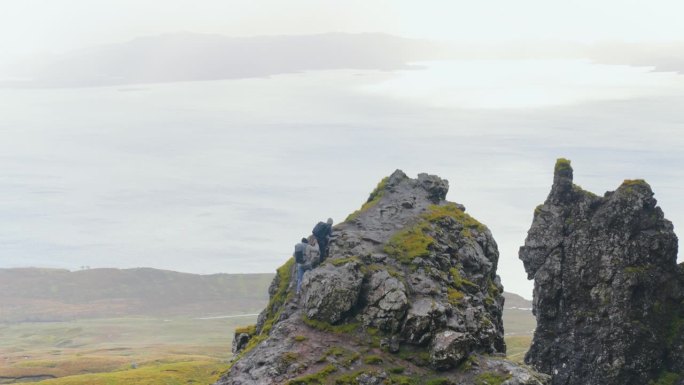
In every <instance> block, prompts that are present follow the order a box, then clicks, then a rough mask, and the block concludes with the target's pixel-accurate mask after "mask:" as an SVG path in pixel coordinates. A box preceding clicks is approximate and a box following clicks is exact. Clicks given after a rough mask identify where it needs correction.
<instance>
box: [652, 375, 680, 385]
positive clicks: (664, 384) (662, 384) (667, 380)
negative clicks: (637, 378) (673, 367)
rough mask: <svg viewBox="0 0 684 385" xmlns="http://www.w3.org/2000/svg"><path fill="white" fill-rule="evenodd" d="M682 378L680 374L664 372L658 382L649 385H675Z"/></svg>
mask: <svg viewBox="0 0 684 385" xmlns="http://www.w3.org/2000/svg"><path fill="white" fill-rule="evenodd" d="M680 378H681V375H680V374H677V373H671V372H664V373H663V374H661V375H660V377H658V378H657V379H656V380H654V381H650V382H649V383H648V385H675V384H677V381H679V379H680Z"/></svg>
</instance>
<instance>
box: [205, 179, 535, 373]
mask: <svg viewBox="0 0 684 385" xmlns="http://www.w3.org/2000/svg"><path fill="white" fill-rule="evenodd" d="M448 186H449V185H448V182H447V181H446V180H443V179H441V178H438V177H436V176H431V175H427V174H421V175H419V176H418V178H416V179H411V178H408V177H407V176H406V175H405V174H404V173H403V172H401V171H396V172H395V173H393V174H392V175H391V176H389V177H388V178H385V179H384V180H383V181H382V182H381V183H380V184H379V185H378V187H377V188H376V189H375V191H373V192H372V193H371V195H370V197H369V199H368V201H367V202H366V203H365V204H364V205H363V207H362V208H361V209H360V210H358V211H356V212H355V213H353V214H352V215H350V216H349V217H348V218H347V220H346V221H344V222H343V223H341V224H338V225H337V226H335V228H334V233H335V238H334V239H333V240H332V242H331V245H330V253H329V254H330V256H329V258H328V259H327V260H326V261H325V263H324V264H322V265H321V266H319V267H317V268H315V269H313V270H312V271H310V272H307V273H306V275H305V278H304V281H303V285H302V294H301V296H300V298H296V297H295V295H294V292H293V285H294V282H293V281H294V280H293V279H292V278H293V276H294V274H293V273H294V266H293V263H292V261H289V262H288V263H287V264H286V265H284V266H283V267H281V268H280V269H279V270H278V274H277V276H276V278H275V279H274V281H273V284H272V285H271V288H270V289H269V294H270V296H271V301H270V303H269V305H268V306H267V307H266V309H265V310H264V311H263V312H262V314H261V315H260V316H259V320H258V323H257V325H256V327H254V328H253V329H245V330H247V331H249V330H251V334H250V333H248V336H247V337H246V336H244V335H243V334H244V333H242V334H236V337H239V338H240V341H238V342H236V344H237V345H240V346H243V348H242V350H241V351H240V353H239V354H238V355H237V356H236V358H235V361H234V363H233V364H232V366H231V368H230V370H229V371H228V372H227V373H226V374H225V375H224V376H223V377H222V378H221V379H220V380H219V382H218V384H220V385H238V384H239V385H249V384H327V383H331V384H334V383H338V384H398V383H401V384H424V383H427V382H428V381H432V382H430V383H435V384H436V383H440V384H470V383H481V384H485V383H491V382H489V381H490V380H492V379H495V380H496V381H498V382H497V383H505V384H506V385H512V384H520V385H522V384H526V385H540V384H546V383H547V382H548V377H546V376H544V375H540V374H537V373H534V372H532V371H531V370H529V369H527V368H525V367H521V366H519V365H517V364H514V363H511V362H508V361H506V360H505V359H503V355H504V352H505V345H504V340H503V326H502V320H501V315H502V308H503V297H502V296H501V293H502V291H503V288H502V286H501V283H500V280H499V277H498V276H497V275H496V268H497V263H498V258H499V254H498V251H497V246H496V242H495V241H494V239H493V237H492V235H491V233H490V231H489V230H488V229H487V228H486V227H485V226H484V225H482V224H481V223H479V222H478V221H476V220H475V219H474V218H472V217H471V216H469V215H468V214H466V213H465V208H464V207H463V206H462V205H459V204H455V203H450V202H447V201H445V197H446V193H447V191H448ZM504 381H505V382H504Z"/></svg>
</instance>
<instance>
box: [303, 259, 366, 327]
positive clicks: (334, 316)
mask: <svg viewBox="0 0 684 385" xmlns="http://www.w3.org/2000/svg"><path fill="white" fill-rule="evenodd" d="M362 279H363V275H362V274H361V272H360V271H359V264H358V263H356V262H349V263H346V264H344V265H343V266H340V267H335V266H333V265H330V264H327V265H323V266H321V267H320V268H317V269H314V270H312V271H311V272H308V273H307V274H306V275H305V276H304V280H303V281H302V289H303V292H304V306H305V309H306V315H307V317H309V318H311V319H315V320H319V321H324V322H328V323H331V324H334V323H336V322H338V321H340V320H341V319H342V318H343V316H344V315H345V313H347V312H348V311H349V310H351V308H352V307H353V306H354V305H355V304H356V302H357V301H358V298H359V293H360V291H361V281H362Z"/></svg>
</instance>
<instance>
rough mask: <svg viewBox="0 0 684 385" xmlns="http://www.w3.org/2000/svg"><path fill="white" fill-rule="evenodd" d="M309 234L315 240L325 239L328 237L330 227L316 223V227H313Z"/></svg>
mask: <svg viewBox="0 0 684 385" xmlns="http://www.w3.org/2000/svg"><path fill="white" fill-rule="evenodd" d="M311 233H312V234H313V235H314V236H315V237H316V238H319V239H321V238H325V237H327V236H328V234H329V233H330V226H328V224H327V223H323V222H318V223H317V224H316V226H314V228H313V230H311Z"/></svg>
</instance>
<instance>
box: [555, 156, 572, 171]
mask: <svg viewBox="0 0 684 385" xmlns="http://www.w3.org/2000/svg"><path fill="white" fill-rule="evenodd" d="M553 170H554V172H556V173H558V172H563V171H572V165H571V164H570V160H568V159H565V158H558V159H556V166H555V167H554V168H553Z"/></svg>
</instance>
